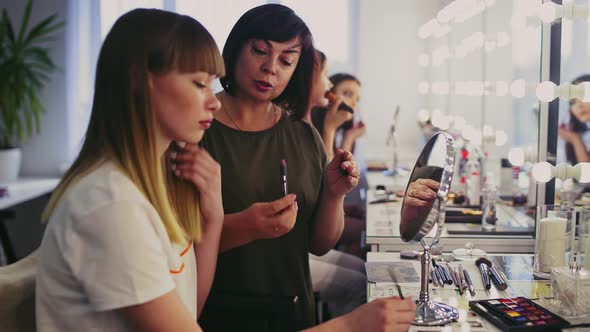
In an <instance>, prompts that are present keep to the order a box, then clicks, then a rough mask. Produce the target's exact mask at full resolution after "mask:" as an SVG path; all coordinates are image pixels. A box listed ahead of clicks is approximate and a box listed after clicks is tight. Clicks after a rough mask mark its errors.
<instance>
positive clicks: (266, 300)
mask: <svg viewBox="0 0 590 332" xmlns="http://www.w3.org/2000/svg"><path fill="white" fill-rule="evenodd" d="M298 301H299V298H298V297H297V296H276V295H269V296H260V295H243V294H229V293H219V292H218V293H216V294H215V295H214V296H210V297H209V298H208V299H207V303H206V304H205V307H204V308H203V312H202V313H201V318H200V320H199V324H200V325H201V327H202V328H203V330H204V331H208V332H209V331H210V332H216V331H219V332H221V331H230V330H234V329H236V328H239V331H257V332H290V331H296V329H297V323H296V318H295V317H296V316H295V304H296V303H297V302H298Z"/></svg>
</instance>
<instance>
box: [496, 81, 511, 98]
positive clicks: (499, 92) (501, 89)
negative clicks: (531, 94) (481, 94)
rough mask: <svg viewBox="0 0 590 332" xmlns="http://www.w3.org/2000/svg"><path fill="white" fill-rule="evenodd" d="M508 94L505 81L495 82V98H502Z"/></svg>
mask: <svg viewBox="0 0 590 332" xmlns="http://www.w3.org/2000/svg"><path fill="white" fill-rule="evenodd" d="M507 93H508V83H506V82H505V81H496V96H498V97H503V96H505V95H506V94H507Z"/></svg>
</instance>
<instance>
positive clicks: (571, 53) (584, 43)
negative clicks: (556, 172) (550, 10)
mask: <svg viewBox="0 0 590 332" xmlns="http://www.w3.org/2000/svg"><path fill="white" fill-rule="evenodd" d="M573 3H574V5H576V6H586V7H587V6H588V1H586V0H575V1H573ZM588 36H590V25H588V21H587V20H585V19H580V18H563V19H561V69H560V81H561V84H560V85H563V84H566V83H570V84H572V85H579V84H581V83H584V82H590V69H589V68H590V67H589V64H590V61H589V60H588V59H590V57H589V55H590V40H589V38H588ZM583 99H584V98H583V96H579V97H576V98H560V100H559V120H558V133H557V134H558V141H557V156H556V163H563V162H565V163H568V164H570V165H575V164H576V163H579V162H588V161H590V152H589V150H590V130H589V129H590V100H587V101H584V100H583ZM588 191H590V188H589V187H588V184H586V185H584V184H581V183H578V182H577V181H576V182H574V181H571V180H566V181H561V180H559V179H556V180H555V196H556V197H555V202H556V203H557V204H568V205H577V206H585V205H589V204H590V195H589V194H587V193H586V192H588Z"/></svg>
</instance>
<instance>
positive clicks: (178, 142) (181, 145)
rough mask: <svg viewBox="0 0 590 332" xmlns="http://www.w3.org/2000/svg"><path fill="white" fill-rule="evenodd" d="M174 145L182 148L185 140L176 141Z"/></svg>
mask: <svg viewBox="0 0 590 332" xmlns="http://www.w3.org/2000/svg"><path fill="white" fill-rule="evenodd" d="M176 145H178V146H179V147H181V148H184V146H185V145H186V142H181V141H176Z"/></svg>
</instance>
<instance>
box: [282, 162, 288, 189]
mask: <svg viewBox="0 0 590 332" xmlns="http://www.w3.org/2000/svg"><path fill="white" fill-rule="evenodd" d="M281 183H282V184H283V197H285V196H287V161H286V160H285V159H281Z"/></svg>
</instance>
